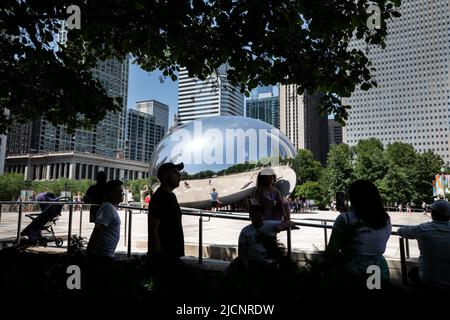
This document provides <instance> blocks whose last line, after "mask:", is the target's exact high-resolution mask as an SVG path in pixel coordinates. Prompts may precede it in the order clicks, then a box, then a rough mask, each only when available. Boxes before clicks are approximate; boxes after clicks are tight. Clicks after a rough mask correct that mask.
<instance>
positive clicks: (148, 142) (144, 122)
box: [125, 103, 168, 163]
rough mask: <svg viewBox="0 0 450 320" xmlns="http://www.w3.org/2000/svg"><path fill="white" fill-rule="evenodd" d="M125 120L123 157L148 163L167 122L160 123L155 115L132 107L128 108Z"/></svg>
mask: <svg viewBox="0 0 450 320" xmlns="http://www.w3.org/2000/svg"><path fill="white" fill-rule="evenodd" d="M137 104H138V103H136V106H137ZM167 121H168V120H167ZM127 122H128V123H127V143H126V148H125V158H126V159H129V160H134V161H141V162H146V163H149V162H150V158H151V156H152V154H153V150H154V149H155V147H156V145H157V144H158V143H159V142H160V141H161V139H162V138H163V137H164V135H165V134H166V132H167V123H166V125H165V126H163V125H160V124H159V123H158V117H157V116H154V115H152V114H150V113H146V112H142V111H138V110H134V109H129V110H128V117H127Z"/></svg>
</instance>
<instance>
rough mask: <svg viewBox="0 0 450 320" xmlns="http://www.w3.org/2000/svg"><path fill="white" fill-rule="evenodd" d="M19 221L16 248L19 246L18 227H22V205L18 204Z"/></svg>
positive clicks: (18, 229)
mask: <svg viewBox="0 0 450 320" xmlns="http://www.w3.org/2000/svg"><path fill="white" fill-rule="evenodd" d="M18 220H19V221H18V222H17V241H16V242H17V246H18V245H19V244H20V227H21V226H22V204H19V219H18Z"/></svg>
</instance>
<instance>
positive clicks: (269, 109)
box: [245, 91, 280, 129]
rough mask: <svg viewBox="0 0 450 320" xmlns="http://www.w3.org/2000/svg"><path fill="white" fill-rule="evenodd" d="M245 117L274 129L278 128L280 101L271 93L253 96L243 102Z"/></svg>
mask: <svg viewBox="0 0 450 320" xmlns="http://www.w3.org/2000/svg"><path fill="white" fill-rule="evenodd" d="M245 108H246V110H245V115H246V117H249V118H254V119H259V120H261V121H264V122H266V123H268V124H270V125H272V126H274V127H275V128H278V129H279V128H280V99H279V97H278V96H274V95H273V94H272V91H270V92H267V93H259V94H258V95H253V98H252V99H249V100H247V101H246V102H245Z"/></svg>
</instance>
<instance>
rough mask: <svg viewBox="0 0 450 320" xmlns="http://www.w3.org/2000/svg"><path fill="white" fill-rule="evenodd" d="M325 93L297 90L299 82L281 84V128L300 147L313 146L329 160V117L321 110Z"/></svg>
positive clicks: (319, 156)
mask: <svg viewBox="0 0 450 320" xmlns="http://www.w3.org/2000/svg"><path fill="white" fill-rule="evenodd" d="M321 97H322V95H321V94H312V95H311V94H303V95H298V94H297V86H296V85H282V86H280V130H281V131H282V132H283V133H284V134H285V135H286V136H287V137H288V138H289V139H290V140H291V142H292V143H293V145H294V146H295V148H297V149H309V150H311V152H312V153H313V155H314V157H315V158H316V160H319V161H320V162H321V163H322V164H325V163H326V159H327V153H328V118H327V116H326V115H323V116H322V115H320V114H319V113H318V112H317V108H316V107H317V105H318V104H319V103H320V99H321Z"/></svg>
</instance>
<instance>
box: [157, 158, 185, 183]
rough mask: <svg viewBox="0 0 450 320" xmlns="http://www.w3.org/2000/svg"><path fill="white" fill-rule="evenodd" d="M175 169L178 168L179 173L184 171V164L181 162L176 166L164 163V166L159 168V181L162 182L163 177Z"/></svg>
mask: <svg viewBox="0 0 450 320" xmlns="http://www.w3.org/2000/svg"><path fill="white" fill-rule="evenodd" d="M173 168H176V169H178V171H181V170H183V169H184V164H183V162H180V163H178V164H174V163H172V162H166V163H163V164H162V165H160V166H159V168H158V172H157V173H156V176H157V177H158V179H159V180H161V175H162V174H163V173H165V172H167V171H169V170H170V169H173Z"/></svg>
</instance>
